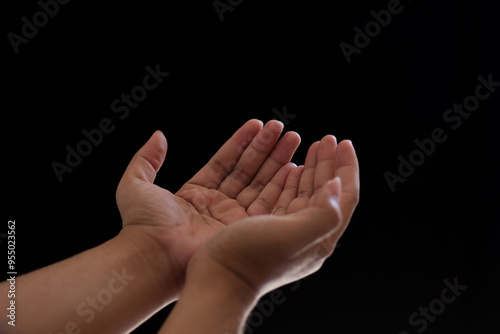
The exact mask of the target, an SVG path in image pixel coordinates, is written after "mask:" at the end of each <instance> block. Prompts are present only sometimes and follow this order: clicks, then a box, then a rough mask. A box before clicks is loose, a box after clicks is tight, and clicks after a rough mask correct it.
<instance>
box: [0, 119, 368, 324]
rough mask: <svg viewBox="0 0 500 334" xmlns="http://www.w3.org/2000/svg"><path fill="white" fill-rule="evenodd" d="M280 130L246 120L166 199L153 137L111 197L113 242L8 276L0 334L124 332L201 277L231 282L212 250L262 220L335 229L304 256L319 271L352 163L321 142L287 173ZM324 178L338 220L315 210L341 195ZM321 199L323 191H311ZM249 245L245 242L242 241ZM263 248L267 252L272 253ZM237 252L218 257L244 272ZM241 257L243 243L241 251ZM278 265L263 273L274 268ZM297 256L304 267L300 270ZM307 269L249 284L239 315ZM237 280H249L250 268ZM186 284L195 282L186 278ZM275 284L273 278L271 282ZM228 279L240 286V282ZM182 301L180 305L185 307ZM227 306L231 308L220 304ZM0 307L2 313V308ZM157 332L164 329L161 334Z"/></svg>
mask: <svg viewBox="0 0 500 334" xmlns="http://www.w3.org/2000/svg"><path fill="white" fill-rule="evenodd" d="M282 130H283V125H282V124H281V123H280V122H277V121H270V122H268V123H267V124H266V125H265V126H263V124H262V123H261V122H260V121H257V120H251V121H248V122H247V123H246V124H245V125H243V126H242V127H241V128H240V129H239V130H238V131H236V133H235V134H234V135H233V136H232V137H231V139H229V140H228V141H227V142H226V143H225V144H224V145H223V146H222V147H221V149H220V150H219V151H218V152H217V153H216V154H215V155H214V157H213V158H212V159H211V160H210V161H209V162H208V163H207V165H206V166H204V167H203V168H202V169H201V170H200V171H199V172H198V173H197V174H196V175H195V176H194V177H193V178H192V179H191V180H189V181H188V182H187V183H186V184H185V185H184V186H183V187H182V188H181V189H180V190H179V191H178V192H176V193H172V192H169V191H168V190H166V189H163V188H161V187H159V186H157V185H155V184H154V183H153V182H154V179H155V176H156V173H157V172H158V171H159V169H160V167H161V165H162V164H163V161H164V159H165V156H166V152H167V142H166V139H165V137H164V136H163V134H162V133H160V132H156V133H155V134H154V135H153V136H152V137H151V139H150V140H149V141H148V142H147V143H146V144H145V145H144V146H143V147H142V148H141V149H140V150H139V151H138V152H137V154H136V155H135V156H134V157H133V159H132V160H131V162H130V164H129V166H128V168H127V170H126V171H125V173H124V175H123V177H122V180H121V181H120V184H119V186H118V189H117V193H116V199H117V204H118V208H119V210H120V213H121V216H122V220H123V229H122V230H121V231H120V233H119V234H118V235H117V236H116V237H115V238H113V239H111V240H110V241H108V242H106V243H104V244H103V245H100V246H98V247H95V248H93V249H90V250H88V251H86V252H83V253H81V254H79V255H76V256H74V257H72V258H69V259H67V260H64V261H61V262H59V263H56V264H53V265H50V266H48V267H45V268H42V269H40V270H37V271H34V272H32V273H29V274H25V275H22V276H19V277H18V278H17V282H16V285H17V289H16V290H17V293H16V303H17V305H18V306H17V308H16V317H17V318H16V326H15V327H13V326H9V325H7V324H6V322H5V321H4V322H1V323H0V331H1V332H2V333H32V332H37V333H54V334H55V333H80V332H82V333H85V332H90V333H124V332H129V331H131V330H132V329H133V328H135V327H137V326H138V325H140V324H141V323H142V322H144V321H145V320H146V319H147V318H148V317H150V316H151V315H152V314H154V313H155V312H156V311H158V310H159V309H161V308H162V307H164V306H165V305H167V304H169V303H171V302H172V301H175V300H177V299H178V298H179V296H180V295H181V291H183V295H185V294H187V295H188V296H189V294H190V292H189V291H193V288H192V287H195V288H196V286H197V285H198V283H200V280H206V274H210V273H211V274H213V275H215V276H213V280H211V281H217V277H218V276H219V275H220V281H219V282H220V283H223V282H225V281H226V279H228V277H229V279H230V281H231V282H233V276H231V275H227V272H233V269H234V268H232V267H231V265H230V263H231V262H227V259H228V258H231V256H230V255H228V257H227V258H226V257H221V255H220V254H219V253H220V252H221V251H222V250H223V249H224V248H225V247H219V246H217V245H222V244H227V245H229V246H230V245H232V243H229V239H232V238H233V237H236V238H237V239H238V238H243V234H244V233H243V232H244V230H245V229H249V230H252V228H249V227H245V226H253V225H256V226H257V225H259V224H260V225H262V224H266V223H264V221H267V220H269V221H272V222H273V223H272V224H267V225H269V226H280V224H281V225H283V224H285V223H284V222H286V221H297V222H299V221H302V220H304V219H306V220H308V219H309V220H310V219H313V220H316V218H318V221H326V220H328V221H333V220H337V221H338V222H337V225H336V226H337V227H336V228H331V226H330V225H329V224H326V225H329V226H330V229H329V231H330V232H325V231H326V230H324V231H323V229H319V230H318V231H317V232H318V233H319V234H321V233H323V232H324V233H323V234H324V235H329V233H330V234H331V235H332V237H331V238H330V237H328V238H326V239H324V240H323V242H322V243H321V245H322V247H321V249H323V250H325V252H317V251H315V252H314V254H316V253H317V255H314V256H313V257H317V261H313V262H314V263H317V264H319V263H321V261H322V260H321V259H323V258H324V257H325V256H326V255H327V253H330V246H327V245H329V244H331V243H334V242H336V240H335V238H336V237H333V236H334V235H338V236H339V237H340V234H341V232H342V231H343V229H345V226H347V222H348V221H349V219H350V216H351V214H352V211H353V210H354V207H355V205H356V203H357V196H358V195H357V194H358V192H359V181H358V179H357V173H358V172H357V161H356V156H355V153H354V150H353V148H352V145H351V144H350V142H348V141H344V142H342V143H340V144H339V145H338V146H337V144H336V140H335V138H334V137H333V136H327V137H325V138H323V139H322V140H321V142H319V143H315V144H313V145H312V146H311V148H310V150H309V153H308V156H307V159H306V163H305V166H298V167H297V166H296V165H295V164H292V163H290V159H291V158H292V156H293V153H294V152H295V150H296V148H297V146H298V145H299V143H300V137H299V136H298V135H297V134H296V133H293V132H289V133H287V134H285V135H283V137H282V138H281V140H279V141H278V138H279V137H280V135H281V132H282ZM334 176H339V177H340V179H341V180H342V183H343V184H344V186H342V191H341V193H339V194H338V198H339V200H338V205H337V207H338V208H336V205H335V204H332V206H331V208H330V207H329V206H328V205H327V204H325V201H326V202H328V203H330V204H331V203H334V202H335V200H329V199H327V200H325V198H330V197H332V198H335V196H336V195H332V196H330V195H326V194H328V193H335V189H333V188H335V187H338V188H339V189H340V185H338V186H335V185H334V184H337V183H339V181H335V182H330V183H328V180H331V179H332V178H333V177H334ZM325 184H329V186H325ZM324 188H325V189H326V188H328V189H330V188H332V189H333V190H332V189H330V190H328V189H327V190H321V189H324ZM339 191H340V190H339ZM323 193H324V194H323ZM321 194H323V195H321ZM318 210H319V211H318ZM318 212H321V214H319V213H318ZM306 217H308V218H306ZM315 217H316V218H315ZM325 217H326V218H325ZM301 219H302V220H301ZM280 222H281V223H280ZM298 225H300V224H299V223H297V226H298ZM233 226H234V228H232V227H233ZM283 226H284V225H283ZM302 227H304V226H302ZM276 228H278V227H276ZM320 230H321V231H320ZM233 231H234V232H233ZM332 231H336V232H332ZM287 233H288V232H287ZM290 233H292V232H290ZM292 234H293V233H292ZM319 234H318V235H319ZM238 235H240V236H239V237H238ZM215 237H217V238H215ZM253 237H254V238H258V237H259V235H255V236H253ZM243 239H244V238H243ZM327 239H328V240H327ZM330 239H331V240H330ZM211 240H213V242H212V241H211ZM217 240H220V241H217ZM250 240H252V238H249V239H248V240H247V241H248V242H250ZM308 240H309V239H308ZM318 240H319V239H318ZM271 241H272V240H271V239H270V240H269V242H270V244H269V246H271V244H272V243H273V242H271ZM248 242H247V243H246V244H247V248H244V249H243V250H237V249H232V248H233V246H230V247H229V249H228V252H229V253H228V254H234V253H235V252H240V251H241V252H246V251H247V250H248V251H249V252H250V253H249V254H248V258H249V259H253V260H255V259H254V255H253V254H252V252H251V250H252V246H251V243H250V244H248ZM303 242H306V241H303ZM243 245H245V243H241V246H243ZM297 245H298V244H297ZM294 247H295V248H296V246H292V247H291V248H290V252H293V251H294V249H295V248H294ZM331 249H332V250H333V248H331ZM323 253H325V254H323ZM287 254H288V255H290V254H291V253H287ZM301 254H305V253H304V252H301ZM288 255H286V254H284V255H283V256H284V257H277V258H276V259H274V261H277V262H279V261H281V260H284V259H285V257H286V256H288ZM304 256H305V257H304V261H305V262H304V263H306V262H308V261H309V260H307V259H311V257H310V256H306V255H304ZM297 261H298V262H297ZM277 262H270V263H269V264H267V265H266V268H271V267H273V268H274V264H275V263H277ZM285 262H286V261H285ZM299 262H300V260H296V261H295V260H294V261H291V262H289V264H290V265H291V264H292V263H293V265H294V266H295V264H296V263H299ZM204 263H205V264H206V265H205V264H204ZM212 264H215V265H214V266H212ZM253 265H254V266H255V264H253ZM285 267H286V264H284V267H283V268H285ZM299 267H300V266H299ZM306 267H307V268H309V269H307V270H304V271H303V272H302V273H301V274H293V275H288V276H287V277H288V278H287V279H286V280H276V278H275V274H276V273H274V274H269V275H268V276H266V275H264V274H263V275H262V276H259V277H257V278H255V280H254V279H250V281H249V282H250V284H249V289H248V291H252V292H251V293H250V294H249V295H252V296H251V297H249V298H247V297H243V299H244V300H245V303H244V304H245V305H246V304H248V303H250V304H252V303H253V300H255V298H258V296H259V295H260V294H261V293H262V292H263V291H266V290H268V289H269V287H272V286H278V285H280V284H282V283H283V282H285V281H289V280H293V279H297V278H300V276H301V275H303V274H307V273H308V272H310V271H311V268H313V267H314V268H315V269H317V268H318V266H317V265H314V266H309V265H307V266H306ZM219 269H222V270H219ZM240 269H241V268H240ZM238 270H239V269H238ZM247 270H253V269H252V266H251V265H250V264H249V267H248V268H247ZM296 271H297V270H296V269H294V270H292V272H296ZM197 272H199V273H200V275H202V276H200V275H198V274H195V273H197ZM236 272H238V271H236ZM263 272H265V270H263ZM273 272H274V271H272V270H271V273H273ZM278 272H279V271H278ZM286 272H288V271H287V270H285V269H283V271H282V273H286ZM298 272H300V271H298ZM186 273H188V274H186ZM233 274H234V273H233ZM239 274H242V275H246V273H245V271H242V272H241V273H238V275H239ZM195 277H196V279H195ZM202 277H204V278H202ZM264 281H265V282H266V283H263V282H264ZM233 283H234V284H235V286H239V284H240V283H241V282H239V281H238V280H235V281H234V282H233ZM233 283H231V284H224V285H222V286H225V287H226V288H227V289H228V290H225V291H226V292H225V293H223V294H222V295H226V296H227V291H232V288H231V287H232V286H233ZM185 285H186V287H185ZM42 286H43V289H42V288H41V287H42ZM188 287H191V288H188ZM198 288H200V287H199V286H198ZM8 289H9V287H8V285H7V284H6V283H5V282H4V283H2V284H0V294H1V295H6V294H7V291H8ZM237 290H240V289H239V288H238V289H237ZM214 291H216V290H214ZM242 291H246V289H243V290H242ZM243 295H245V296H246V295H247V294H246V293H244V294H243ZM184 299H185V300H186V302H188V305H189V304H191V303H190V302H189V300H190V299H189V298H184ZM247 299H248V300H251V301H250V302H249V301H248V300H247ZM207 300H208V301H210V298H208V299H207ZM181 301H182V300H180V301H179V304H181ZM47 305H50V307H47ZM200 305H201V304H200ZM227 305H231V302H230V301H228V304H227ZM0 306H1V307H7V306H8V305H7V304H6V303H5V301H2V304H1V305H0ZM245 307H246V308H248V307H251V305H250V306H248V305H246V306H245ZM176 309H177V307H176ZM186 310H189V308H187V309H186ZM181 311H182V310H181ZM244 312H246V311H244ZM177 313H179V312H177ZM180 314H181V315H183V316H181V317H170V318H169V321H170V319H173V320H175V319H179V320H182V319H184V315H185V312H181V313H180ZM173 315H175V312H174V314H173ZM186 315H187V314H186ZM193 315H195V313H193ZM243 316H244V314H243ZM179 323H181V324H182V321H180V322H179ZM166 325H167V326H168V323H167V324H166ZM174 325H175V324H174ZM166 330H170V329H169V328H168V327H166ZM175 330H177V329H175ZM176 333H177V332H176ZM179 333H180V332H179ZM200 333H202V332H200Z"/></svg>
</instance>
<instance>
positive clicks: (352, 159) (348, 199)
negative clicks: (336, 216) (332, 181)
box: [335, 140, 359, 222]
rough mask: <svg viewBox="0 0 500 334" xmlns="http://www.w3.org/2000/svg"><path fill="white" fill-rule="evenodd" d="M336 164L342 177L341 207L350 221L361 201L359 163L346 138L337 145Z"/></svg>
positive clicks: (336, 173)
mask: <svg viewBox="0 0 500 334" xmlns="http://www.w3.org/2000/svg"><path fill="white" fill-rule="evenodd" d="M335 164H336V171H335V175H336V176H338V177H340V178H341V179H342V193H341V195H340V208H341V210H342V215H343V217H344V219H345V220H346V221H347V222H348V221H349V220H350V219H351V216H352V213H353V211H354V209H355V208H356V205H357V204H358V202H359V165H358V159H357V157H356V152H355V150H354V146H353V145H352V142H351V141H350V140H344V141H342V142H341V143H339V145H338V146H337V150H336V153H335Z"/></svg>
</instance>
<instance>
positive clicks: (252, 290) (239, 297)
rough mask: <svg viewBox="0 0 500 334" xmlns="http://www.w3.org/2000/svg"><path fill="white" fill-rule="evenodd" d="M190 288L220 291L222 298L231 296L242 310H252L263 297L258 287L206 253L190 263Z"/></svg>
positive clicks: (196, 256) (188, 280)
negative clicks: (198, 287)
mask: <svg viewBox="0 0 500 334" xmlns="http://www.w3.org/2000/svg"><path fill="white" fill-rule="evenodd" d="M188 286H200V287H202V289H204V290H210V291H218V292H219V295H220V296H230V298H231V299H234V301H235V302H237V303H238V304H239V305H240V306H241V307H242V308H252V306H253V305H254V304H255V303H256V302H257V301H258V299H259V298H260V297H261V293H260V289H258V287H255V286H254V285H252V284H251V283H250V282H249V281H248V280H247V279H246V278H245V277H242V276H241V275H239V274H238V273H236V272H234V271H232V270H230V269H229V268H227V267H226V266H224V265H222V264H221V263H219V262H218V261H216V260H214V259H212V258H211V257H210V256H208V255H206V254H204V253H199V254H196V255H195V256H194V257H193V259H192V260H191V261H190V263H189V266H188V269H187V271H186V287H188Z"/></svg>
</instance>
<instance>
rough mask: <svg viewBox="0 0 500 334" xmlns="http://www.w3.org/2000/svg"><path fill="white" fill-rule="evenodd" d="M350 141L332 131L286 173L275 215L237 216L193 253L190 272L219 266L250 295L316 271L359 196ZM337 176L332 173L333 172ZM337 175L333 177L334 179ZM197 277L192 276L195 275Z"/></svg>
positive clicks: (257, 294) (260, 293)
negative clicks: (301, 163)
mask: <svg viewBox="0 0 500 334" xmlns="http://www.w3.org/2000/svg"><path fill="white" fill-rule="evenodd" d="M358 174H359V172H358V163H357V159H356V154H355V152H354V149H353V146H352V144H351V143H350V142H349V141H344V142H342V143H340V144H339V145H338V147H336V141H335V138H334V137H333V136H326V137H324V138H323V139H322V140H321V142H319V143H318V142H316V143H315V144H313V145H312V146H311V147H310V149H309V152H308V155H307V157H306V162H305V166H304V167H296V168H295V169H294V170H293V171H292V172H291V173H290V174H289V176H288V179H287V181H286V184H285V187H284V191H283V192H282V194H281V196H280V197H279V200H278V203H277V208H276V211H275V213H274V215H261V216H257V217H251V218H247V219H243V220H241V221H238V222H237V223H235V224H233V225H231V226H229V227H228V228H226V229H225V230H224V231H221V232H220V233H218V234H217V235H216V236H215V237H213V238H212V239H211V240H210V241H209V242H208V243H206V244H205V246H203V247H202V248H200V250H199V251H198V253H197V254H196V255H195V256H194V258H193V260H192V261H191V263H190V267H189V269H188V279H189V278H190V277H193V276H196V277H206V275H204V273H208V272H210V273H212V274H213V273H214V267H215V268H219V269H218V270H219V273H220V275H218V277H219V278H218V280H219V279H222V278H220V277H224V276H226V277H227V276H228V275H229V276H232V279H227V280H225V281H226V282H235V281H236V282H235V284H236V286H238V289H235V291H239V293H242V294H244V293H245V291H244V290H245V288H242V286H243V287H245V286H246V290H247V292H248V293H247V295H250V296H252V297H251V298H255V297H257V298H258V297H260V296H262V295H263V294H264V293H266V292H269V291H271V290H272V289H275V288H277V287H279V286H282V285H284V284H287V283H290V282H292V281H295V280H297V279H300V278H302V277H304V276H307V275H309V274H311V273H313V272H314V271H316V270H318V269H319V268H320V267H321V265H322V263H323V261H324V260H325V259H326V258H327V257H328V256H329V255H330V254H331V253H332V252H333V250H334V248H335V244H336V243H337V241H338V240H339V238H340V237H341V235H342V233H343V232H344V231H345V229H346V227H347V225H348V222H349V220H350V218H351V215H352V212H353V210H354V208H355V207H356V205H357V203H358V198H359V176H358ZM335 176H336V177H335ZM334 177H335V178H334ZM195 279H196V278H195Z"/></svg>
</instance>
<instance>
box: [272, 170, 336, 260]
mask: <svg viewBox="0 0 500 334" xmlns="http://www.w3.org/2000/svg"><path fill="white" fill-rule="evenodd" d="M341 188H342V185H341V180H340V178H334V179H333V180H331V181H329V182H327V183H326V184H324V185H323V187H321V188H320V189H319V190H318V193H317V196H315V198H314V200H313V201H312V202H311V204H310V206H309V207H307V208H306V209H304V210H300V211H299V212H296V213H293V214H290V215H287V216H285V217H287V219H286V220H285V222H284V223H283V225H282V226H280V228H282V229H283V230H284V233H286V234H284V235H286V240H287V241H286V242H284V243H285V244H284V245H280V246H282V247H289V248H288V249H289V251H295V252H296V253H303V252H304V251H307V250H308V249H310V247H311V246H313V245H316V244H317V243H318V242H320V241H322V240H323V239H324V238H325V237H327V236H329V235H330V233H333V232H335V233H336V237H338V238H340V236H341V235H342V233H343V230H345V226H342V214H341V210H340V205H339V200H340V195H341ZM331 241H332V242H333V241H335V239H334V238H332V239H331Z"/></svg>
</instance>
